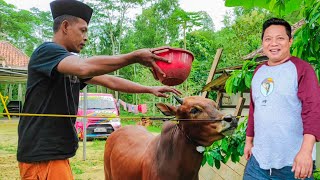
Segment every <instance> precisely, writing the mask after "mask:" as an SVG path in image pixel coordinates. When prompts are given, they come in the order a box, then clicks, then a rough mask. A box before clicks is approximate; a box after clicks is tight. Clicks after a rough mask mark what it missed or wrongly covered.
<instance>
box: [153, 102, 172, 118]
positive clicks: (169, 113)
mask: <svg viewBox="0 0 320 180" xmlns="http://www.w3.org/2000/svg"><path fill="white" fill-rule="evenodd" d="M156 106H157V108H158V109H159V110H160V111H161V112H162V113H163V114H164V115H166V116H175V115H176V112H177V108H176V107H174V106H171V105H168V104H164V103H157V104H156Z"/></svg>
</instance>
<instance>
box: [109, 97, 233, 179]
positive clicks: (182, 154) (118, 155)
mask: <svg viewBox="0 0 320 180" xmlns="http://www.w3.org/2000/svg"><path fill="white" fill-rule="evenodd" d="M180 103H181V106H178V107H174V106H171V105H166V104H163V103H158V104H157V107H158V108H159V109H160V110H161V111H162V112H163V113H164V114H165V115H167V116H175V117H176V119H177V120H179V119H180V121H179V124H176V123H173V122H166V123H164V126H163V129H162V132H161V134H160V135H158V136H154V135H152V134H151V133H149V132H148V131H147V130H146V129H145V128H144V127H142V126H126V127H123V128H120V129H119V130H117V131H115V132H113V133H112V134H111V136H110V137H109V138H108V140H107V143H106V146H105V148H106V149H105V153H104V161H105V162H104V166H105V167H104V170H105V178H106V179H107V180H141V179H142V180H188V179H198V172H199V169H200V166H201V161H202V158H203V154H202V151H201V150H203V146H210V145H211V144H212V143H213V142H214V141H216V140H219V139H221V138H223V137H224V135H223V134H224V132H227V131H229V130H233V129H234V128H235V127H236V126H237V120H236V119H235V118H231V117H230V116H228V117H226V116H223V114H222V113H221V112H219V111H218V110H217V109H216V104H215V102H214V101H212V100H210V99H206V98H202V97H200V96H192V97H187V98H184V99H183V100H181V101H180ZM187 119H188V120H187ZM190 120H191V121H190ZM200 120H210V121H211V122H209V121H202V122H200ZM229 132H230V131H229Z"/></svg>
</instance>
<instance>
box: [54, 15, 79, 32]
mask: <svg viewBox="0 0 320 180" xmlns="http://www.w3.org/2000/svg"><path fill="white" fill-rule="evenodd" d="M65 20H66V21H68V22H69V23H76V22H78V20H79V19H78V17H75V16H71V15H62V16H58V17H56V18H55V19H54V21H53V32H54V33H56V32H58V31H59V28H60V26H61V23H62V22H63V21H65Z"/></svg>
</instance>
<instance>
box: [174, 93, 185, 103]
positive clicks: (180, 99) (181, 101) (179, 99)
mask: <svg viewBox="0 0 320 180" xmlns="http://www.w3.org/2000/svg"><path fill="white" fill-rule="evenodd" d="M173 97H174V98H175V99H176V100H177V101H178V103H180V104H183V99H182V98H179V97H178V96H177V95H175V94H174V95H173Z"/></svg>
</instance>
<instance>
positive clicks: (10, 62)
mask: <svg viewBox="0 0 320 180" xmlns="http://www.w3.org/2000/svg"><path fill="white" fill-rule="evenodd" d="M28 62H29V57H28V56H27V55H26V54H25V53H23V52H22V51H21V50H20V49H18V48H16V47H15V46H13V45H12V44H11V43H9V42H7V41H0V66H1V67H14V68H19V69H27V66H28Z"/></svg>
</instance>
